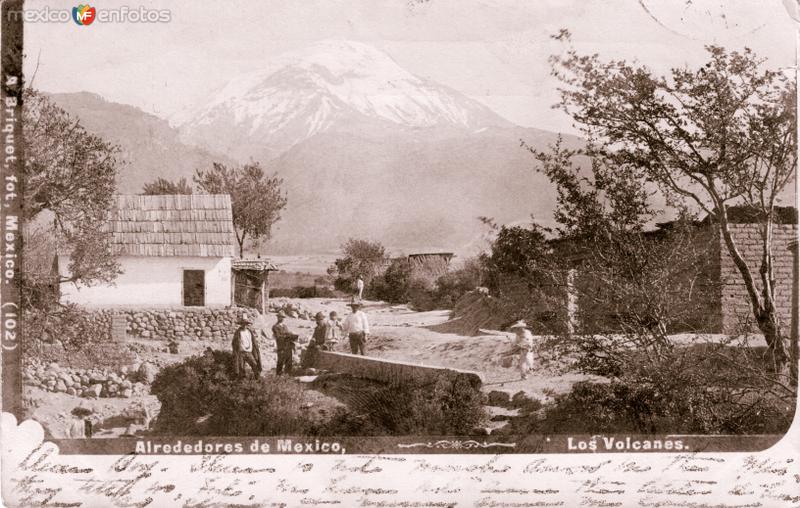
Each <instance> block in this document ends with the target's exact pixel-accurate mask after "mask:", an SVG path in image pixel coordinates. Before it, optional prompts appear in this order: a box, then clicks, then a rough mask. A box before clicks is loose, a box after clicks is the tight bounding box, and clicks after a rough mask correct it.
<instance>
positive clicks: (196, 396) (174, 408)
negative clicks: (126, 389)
mask: <svg viewBox="0 0 800 508" xmlns="http://www.w3.org/2000/svg"><path fill="white" fill-rule="evenodd" d="M232 362H233V356H232V354H231V353H230V352H227V351H213V352H207V353H205V354H203V355H201V356H193V357H191V358H188V359H187V360H185V361H183V362H181V363H178V364H175V365H170V366H168V367H165V368H164V369H162V370H161V371H160V372H159V373H158V375H157V376H156V379H155V381H154V382H153V385H152V387H151V392H152V393H153V394H154V395H155V396H156V397H158V400H159V401H160V402H161V412H160V414H159V416H158V419H157V421H156V424H155V431H156V432H157V433H160V434H169V435H175V434H190V435H198V436H209V435H229V436H253V435H286V434H304V433H307V432H308V428H309V425H310V424H309V423H308V422H307V421H306V419H305V418H304V414H303V412H302V409H301V405H302V403H303V400H304V397H303V389H302V387H300V386H299V385H298V384H297V383H296V382H295V381H294V380H292V379H288V378H284V377H276V376H272V375H268V376H266V377H262V378H259V379H252V378H246V379H241V380H236V379H234V378H233V372H232V366H233V363H232ZM247 372H248V373H249V370H248V371H247Z"/></svg>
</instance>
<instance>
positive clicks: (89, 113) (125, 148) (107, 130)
mask: <svg viewBox="0 0 800 508" xmlns="http://www.w3.org/2000/svg"><path fill="white" fill-rule="evenodd" d="M50 97H51V98H52V99H53V101H54V102H55V103H56V104H58V105H59V106H61V107H62V108H64V109H65V110H66V111H67V112H68V113H69V114H70V115H72V116H75V117H76V118H80V121H81V123H82V125H83V126H84V127H85V128H86V129H87V130H88V131H90V132H93V133H95V134H97V135H99V136H101V137H103V138H104V139H106V140H107V141H109V142H111V143H115V144H117V145H119V146H120V147H121V149H122V158H123V159H124V160H125V161H127V162H128V164H127V165H126V166H125V167H123V168H122V170H121V171H120V172H119V175H118V182H117V185H118V188H119V192H120V193H123V194H138V193H140V192H141V191H142V186H143V185H144V184H145V183H146V182H149V181H152V180H155V179H156V178H158V177H163V178H167V179H177V178H180V177H186V178H187V179H188V180H189V181H191V179H192V174H193V173H194V170H195V169H196V168H204V167H208V166H210V165H211V163H212V162H213V161H221V162H229V161H230V159H229V158H228V157H226V156H224V155H220V154H213V153H212V152H211V151H209V150H206V149H203V148H199V147H197V146H191V145H187V144H184V143H183V142H181V141H180V139H179V138H178V133H177V131H176V130H175V129H173V128H172V127H170V125H169V124H168V123H167V121H166V120H163V119H161V118H158V117H157V116H154V115H151V114H148V113H145V112H144V111H142V110H140V109H138V108H135V107H133V106H128V105H125V104H118V103H115V102H109V101H106V100H105V99H103V98H102V97H100V96H99V95H96V94H92V93H87V92H80V93H68V94H65V93H59V94H50Z"/></svg>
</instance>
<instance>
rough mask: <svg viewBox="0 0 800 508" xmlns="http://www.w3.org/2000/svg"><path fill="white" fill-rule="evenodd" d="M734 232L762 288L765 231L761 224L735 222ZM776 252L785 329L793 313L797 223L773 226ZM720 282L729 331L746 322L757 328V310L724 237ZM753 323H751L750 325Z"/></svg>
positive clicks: (777, 293) (777, 292) (780, 315)
mask: <svg viewBox="0 0 800 508" xmlns="http://www.w3.org/2000/svg"><path fill="white" fill-rule="evenodd" d="M730 229H731V233H732V234H733V239H734V242H735V243H736V246H737V247H738V248H739V252H740V253H741V254H742V257H743V258H744V259H745V261H746V262H747V264H748V265H749V266H750V270H751V271H752V273H753V277H754V278H755V280H756V283H757V286H758V288H759V291H760V290H761V278H760V275H759V268H760V267H761V246H762V240H761V234H760V233H759V225H758V224H731V225H730ZM772 234H773V243H772V256H773V266H774V276H775V300H776V306H777V308H778V318H779V321H780V324H781V327H782V329H784V330H788V327H789V323H790V319H791V313H792V253H791V251H790V250H789V243H790V242H791V241H792V240H795V239H796V238H797V225H794V224H776V225H774V226H773V232H772ZM719 242H720V258H721V266H720V282H721V283H722V284H721V292H722V294H721V299H722V329H723V331H724V332H725V333H736V332H738V331H741V330H742V326H746V327H749V329H750V330H751V331H754V330H756V328H755V325H754V323H753V311H752V308H751V306H750V300H749V298H748V296H747V288H746V287H745V285H744V282H742V277H741V275H740V274H739V270H738V269H737V268H736V266H735V265H734V264H733V259H731V257H730V255H729V254H728V249H727V247H726V246H725V243H724V242H725V241H724V240H723V239H722V238H721V237H720V238H719ZM748 325H749V326H748Z"/></svg>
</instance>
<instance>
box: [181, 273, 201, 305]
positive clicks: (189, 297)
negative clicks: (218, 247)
mask: <svg viewBox="0 0 800 508" xmlns="http://www.w3.org/2000/svg"><path fill="white" fill-rule="evenodd" d="M205 304H206V272H205V271H203V270H184V271H183V305H185V306H187V307H202V306H204V305H205Z"/></svg>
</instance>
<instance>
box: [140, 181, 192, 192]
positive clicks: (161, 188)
mask: <svg viewBox="0 0 800 508" xmlns="http://www.w3.org/2000/svg"><path fill="white" fill-rule="evenodd" d="M191 193H192V186H191V185H189V183H188V182H187V181H186V178H181V179H180V180H177V181H175V182H172V181H170V180H167V179H166V178H161V177H158V178H156V179H155V180H153V181H152V182H149V183H146V184H144V187H142V194H144V195H151V196H152V195H159V194H191Z"/></svg>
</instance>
